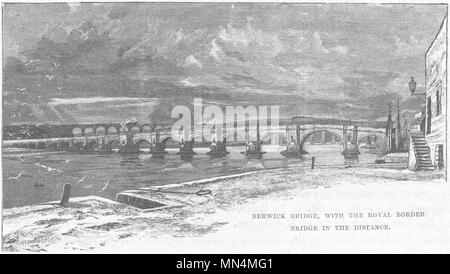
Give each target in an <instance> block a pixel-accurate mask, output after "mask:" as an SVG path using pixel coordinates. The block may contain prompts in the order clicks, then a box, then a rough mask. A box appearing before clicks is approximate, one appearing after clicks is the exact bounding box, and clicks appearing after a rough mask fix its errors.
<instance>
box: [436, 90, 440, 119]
mask: <svg viewBox="0 0 450 274" xmlns="http://www.w3.org/2000/svg"><path fill="white" fill-rule="evenodd" d="M440 114H441V93H440V92H439V90H437V91H436V116H439V115H440Z"/></svg>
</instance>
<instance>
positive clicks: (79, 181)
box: [76, 176, 86, 184]
mask: <svg viewBox="0 0 450 274" xmlns="http://www.w3.org/2000/svg"><path fill="white" fill-rule="evenodd" d="M84 179H86V176H83V177H82V178H81V179H80V180H78V181H77V182H76V183H77V184H79V183H81V182H84Z"/></svg>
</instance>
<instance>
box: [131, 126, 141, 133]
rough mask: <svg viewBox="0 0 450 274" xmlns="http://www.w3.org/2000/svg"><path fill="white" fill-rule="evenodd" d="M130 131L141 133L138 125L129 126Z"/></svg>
mask: <svg viewBox="0 0 450 274" xmlns="http://www.w3.org/2000/svg"><path fill="white" fill-rule="evenodd" d="M130 132H131V133H141V129H140V128H139V127H138V126H133V127H131V128H130Z"/></svg>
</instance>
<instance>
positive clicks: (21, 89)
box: [16, 88, 27, 92]
mask: <svg viewBox="0 0 450 274" xmlns="http://www.w3.org/2000/svg"><path fill="white" fill-rule="evenodd" d="M16 89H17V90H18V91H20V92H24V91H25V90H26V89H27V88H16Z"/></svg>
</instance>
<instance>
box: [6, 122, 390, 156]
mask: <svg viewBox="0 0 450 274" xmlns="http://www.w3.org/2000/svg"><path fill="white" fill-rule="evenodd" d="M324 122H325V123H324ZM47 127H51V126H47ZM54 127H55V128H56V129H53V130H50V131H48V132H47V135H50V136H48V137H50V138H48V137H47V136H44V137H47V138H23V139H20V140H7V138H6V140H4V142H3V143H4V146H5V147H8V146H15V147H29V148H47V149H56V150H66V149H68V150H71V149H74V150H80V149H81V147H82V148H83V149H85V150H87V151H92V150H95V149H96V148H98V147H99V146H100V145H101V146H108V147H110V148H117V147H120V146H121V145H125V144H127V145H131V146H134V147H137V148H139V147H140V146H142V145H147V146H148V147H152V146H155V145H156V144H160V145H162V148H165V146H166V143H167V142H168V141H169V140H172V141H173V142H178V143H180V142H182V141H187V140H191V139H192V138H194V139H195V141H196V143H207V142H210V141H211V140H212V139H213V138H215V139H217V140H219V141H220V140H221V139H222V138H223V137H226V138H227V141H228V143H230V144H232V143H233V142H240V143H242V142H245V141H246V140H255V139H256V128H250V129H249V130H248V132H247V134H246V129H245V128H234V130H233V132H230V133H227V132H224V133H223V134H221V135H222V136H223V137H219V138H218V137H217V136H216V135H215V132H214V131H213V132H206V133H205V132H199V133H196V134H190V135H186V136H185V138H183V137H180V136H179V135H178V136H172V132H171V127H170V126H168V125H150V124H142V125H139V124H138V123H121V124H119V123H117V124H86V125H72V126H71V127H69V125H64V126H61V127H60V130H59V131H58V130H57V128H58V126H54ZM224 128H225V126H224ZM34 130H35V129H34ZM16 131H17V128H16ZM41 131H42V130H41ZM41 131H36V130H35V131H34V132H33V128H29V129H26V128H25V129H24V128H19V132H25V133H26V134H27V135H29V136H31V137H32V136H33V134H36V133H35V132H41ZM55 132H56V134H57V133H58V132H59V134H60V135H62V136H61V137H57V136H52V135H51V134H52V133H53V134H55ZM191 132H195V131H194V129H193V128H192V129H191ZM317 132H329V133H331V134H332V135H333V136H334V137H335V139H336V140H337V141H338V142H340V143H341V144H342V148H343V151H344V152H345V151H347V150H348V149H349V147H348V146H349V145H351V146H352V148H353V149H354V150H356V152H358V148H359V146H360V144H361V143H362V142H363V140H367V139H368V138H372V139H376V140H378V142H383V143H384V142H385V129H384V128H380V127H378V128H377V127H371V126H370V125H368V124H363V123H361V122H351V121H343V120H339V121H336V120H331V121H330V120H329V119H327V120H323V119H322V120H317V119H316V120H307V121H305V120H300V121H299V120H296V119H295V117H294V118H292V120H291V121H289V122H288V123H286V124H285V125H279V126H278V127H276V128H274V127H271V126H268V127H264V128H260V137H261V141H262V142H263V144H269V143H272V144H274V145H279V144H286V143H287V142H290V141H291V140H294V142H296V143H297V145H298V147H299V148H300V149H302V150H303V146H304V143H305V141H306V140H307V139H308V137H309V136H311V135H313V134H315V133H317ZM204 133H205V135H204ZM6 134H8V129H7V130H6Z"/></svg>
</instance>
